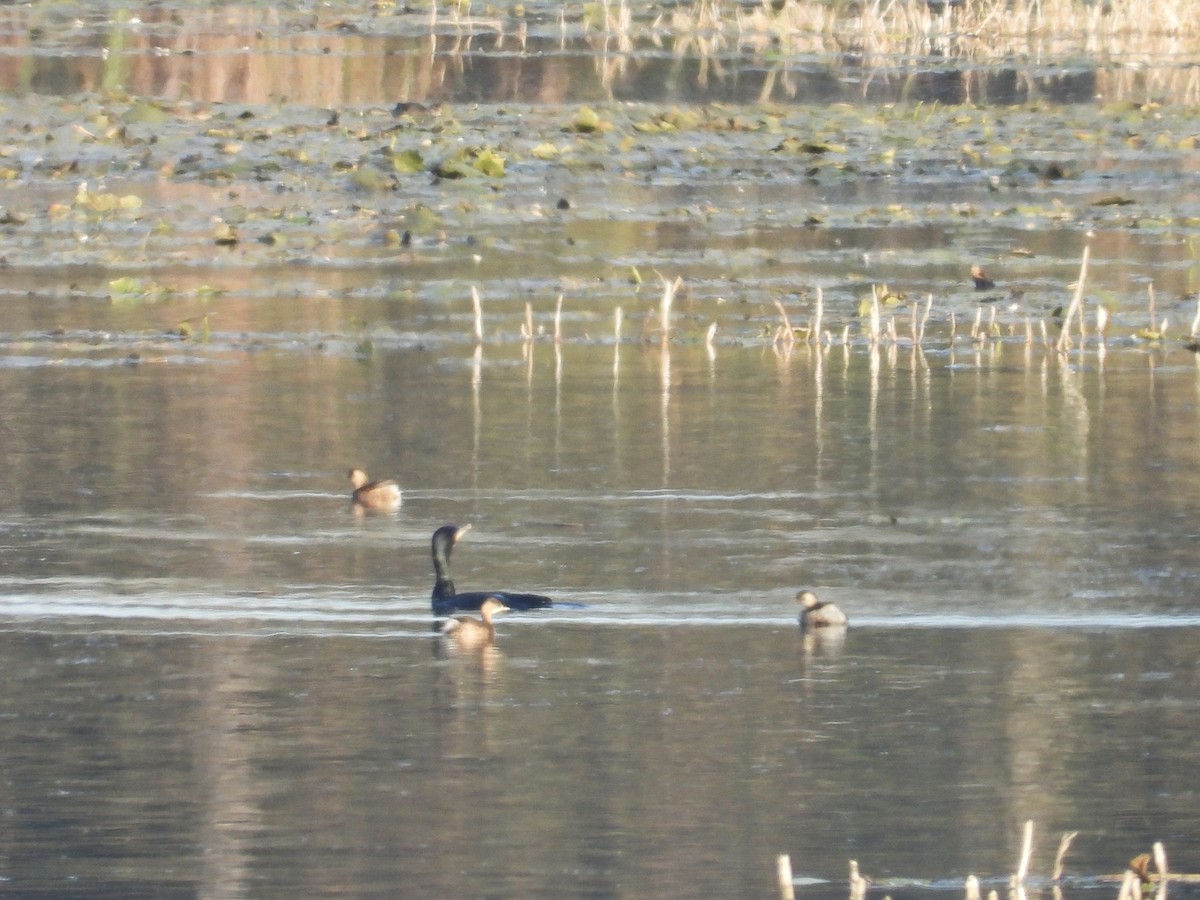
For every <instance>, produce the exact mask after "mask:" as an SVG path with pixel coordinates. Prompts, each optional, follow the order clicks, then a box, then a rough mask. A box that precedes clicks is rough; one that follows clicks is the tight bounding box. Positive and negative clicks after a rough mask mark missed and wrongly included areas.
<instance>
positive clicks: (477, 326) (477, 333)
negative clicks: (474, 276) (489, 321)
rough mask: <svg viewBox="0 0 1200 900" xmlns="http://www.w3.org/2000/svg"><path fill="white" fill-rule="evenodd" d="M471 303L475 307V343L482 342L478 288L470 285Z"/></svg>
mask: <svg viewBox="0 0 1200 900" xmlns="http://www.w3.org/2000/svg"><path fill="white" fill-rule="evenodd" d="M471 305H472V306H473V307H474V308H475V343H476V344H482V343H483V303H482V302H481V301H480V299H479V288H477V287H475V285H471Z"/></svg>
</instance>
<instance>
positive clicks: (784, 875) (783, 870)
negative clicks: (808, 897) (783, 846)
mask: <svg viewBox="0 0 1200 900" xmlns="http://www.w3.org/2000/svg"><path fill="white" fill-rule="evenodd" d="M775 880H776V882H777V883H778V885H779V898H780V900H796V889H795V887H794V886H793V885H792V858H791V857H790V856H788V855H787V854H786V853H780V854H779V855H778V856H777V857H775Z"/></svg>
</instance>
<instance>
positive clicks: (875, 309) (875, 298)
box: [870, 285, 879, 345]
mask: <svg viewBox="0 0 1200 900" xmlns="http://www.w3.org/2000/svg"><path fill="white" fill-rule="evenodd" d="M870 338H871V344H872V345H875V344H878V343H879V288H878V287H877V286H875V285H871V318H870Z"/></svg>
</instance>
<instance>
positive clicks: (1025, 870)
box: [1017, 819, 1033, 886]
mask: <svg viewBox="0 0 1200 900" xmlns="http://www.w3.org/2000/svg"><path fill="white" fill-rule="evenodd" d="M1032 856H1033V819H1029V820H1028V821H1027V822H1026V823H1025V833H1024V835H1023V836H1022V838H1021V861H1020V863H1019V864H1018V865H1017V885H1018V886H1020V885H1022V884H1024V883H1025V876H1026V875H1028V874H1029V859H1030V857H1032Z"/></svg>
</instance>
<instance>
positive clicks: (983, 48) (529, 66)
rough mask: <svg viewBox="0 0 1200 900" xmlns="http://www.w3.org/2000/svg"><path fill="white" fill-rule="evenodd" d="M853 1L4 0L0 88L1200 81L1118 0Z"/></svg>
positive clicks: (1026, 85) (533, 95) (302, 93)
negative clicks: (586, 16)
mask: <svg viewBox="0 0 1200 900" xmlns="http://www.w3.org/2000/svg"><path fill="white" fill-rule="evenodd" d="M858 12H859V14H857V15H847V14H846V10H836V9H831V8H830V7H828V6H825V5H818V4H800V3H788V4H785V5H783V7H782V8H781V9H780V10H778V11H776V12H774V13H769V12H768V11H767V10H766V9H765V8H759V9H755V10H753V11H749V12H746V11H740V12H738V13H737V14H736V15H730V14H729V13H728V12H727V11H724V10H722V9H720V8H719V7H717V6H715V5H712V4H708V5H700V6H697V7H694V8H689V9H677V10H675V11H674V12H672V13H671V14H670V16H669V17H666V18H661V17H660V18H655V19H653V20H649V21H645V20H642V19H641V18H639V17H637V16H635V15H633V14H631V12H630V10H629V8H628V7H625V6H622V7H614V8H611V9H609V10H608V12H607V13H606V18H605V19H604V20H603V21H596V22H582V23H577V22H576V23H573V22H567V21H565V20H563V21H558V20H557V19H556V20H555V21H554V23H553V24H549V23H548V21H547V20H543V21H542V22H541V24H540V26H539V27H536V28H534V32H533V33H532V34H531V33H530V25H529V23H528V22H527V21H526V20H525V19H516V18H510V19H480V18H457V17H455V18H448V17H446V16H444V15H443V16H442V17H441V18H438V17H437V16H436V15H435V16H430V14H429V13H422V14H421V15H419V16H418V15H416V14H413V15H409V16H388V17H368V18H366V19H364V20H362V21H352V20H340V19H336V18H333V11H326V12H325V13H323V14H313V13H298V12H292V11H287V10H283V9H282V8H277V7H265V8H252V7H233V8H228V7H226V8H216V9H205V10H197V11H189V12H188V14H187V16H186V18H185V17H184V16H183V15H182V14H181V13H180V12H179V11H178V10H171V9H164V8H157V7H155V8H147V9H145V10H142V11H140V12H139V13H138V15H137V17H136V19H129V20H126V21H123V22H117V23H115V24H112V23H109V22H105V23H103V24H97V25H95V26H94V27H88V24H87V23H85V24H84V26H83V27H75V26H74V25H72V26H71V27H69V28H68V27H66V26H64V25H60V24H59V23H57V22H52V21H50V20H48V19H46V18H45V14H44V13H39V12H38V11H36V10H31V9H28V8H24V7H22V8H8V9H5V10H4V11H3V15H2V17H0V35H3V36H2V37H0V46H3V47H4V48H5V49H6V51H7V53H6V55H5V57H4V58H3V60H0V89H2V90H6V91H19V90H30V89H32V90H36V91H42V92H46V93H74V92H79V91H97V90H105V89H120V90H125V91H128V92H130V93H133V94H137V95H144V96H157V97H164V98H170V99H174V98H185V99H192V100H204V101H210V102H221V103H254V104H266V103H273V102H279V101H281V100H287V101H290V102H295V103H306V104H312V105H318V106H332V107H337V106H342V105H346V104H388V103H391V102H394V101H396V100H427V99H433V100H445V101H454V102H501V101H507V102H514V101H516V102H529V103H556V102H569V101H586V100H589V99H614V98H615V99H629V100H646V101H658V102H709V101H713V100H722V101H726V102H758V101H765V100H775V101H791V102H828V101H832V100H847V101H849V100H855V99H867V100H870V101H873V102H887V101H896V100H909V101H913V102H916V101H928V100H938V101H942V102H948V103H1013V102H1023V101H1027V100H1037V99H1046V100H1050V101H1054V102H1068V103H1071V102H1086V101H1088V100H1090V99H1091V98H1093V97H1095V96H1097V95H1100V96H1103V97H1105V98H1106V99H1110V100H1112V99H1121V98H1132V99H1140V98H1143V97H1146V96H1152V97H1154V98H1156V99H1160V100H1164V101H1171V102H1187V103H1194V102H1197V99H1198V98H1200V72H1198V71H1197V70H1196V69H1195V67H1183V66H1173V65H1171V64H1170V61H1172V60H1179V59H1181V58H1185V57H1186V56H1187V54H1189V53H1193V52H1194V48H1193V47H1192V44H1194V39H1193V38H1190V37H1189V36H1188V35H1186V34H1183V35H1180V34H1171V33H1157V34H1148V33H1144V32H1143V30H1141V29H1137V28H1133V27H1132V26H1131V25H1128V24H1125V25H1122V23H1121V22H1118V21H1117V20H1116V19H1115V18H1113V17H1093V20H1092V21H1089V22H1083V23H1078V22H1072V21H1070V20H1068V19H1067V18H1065V17H1063V18H1061V20H1060V21H1058V22H1055V21H1053V20H1051V19H1049V18H1048V17H1045V18H1043V19H1042V20H1040V21H1039V22H1037V23H1033V24H1032V25H1030V26H1028V27H1026V28H1025V29H1024V30H1021V29H1014V28H1011V27H1010V28H1003V29H1001V28H1000V27H999V26H998V25H997V24H996V23H994V22H987V21H982V22H980V23H972V22H971V21H970V20H968V19H966V18H963V16H964V13H963V12H961V11H960V10H959V9H958V8H952V12H950V13H948V14H946V15H938V14H935V13H932V12H931V11H930V9H929V7H928V6H927V5H926V4H919V3H911V4H887V5H886V7H885V9H884V11H883V12H880V10H878V9H875V7H874V6H871V7H868V8H864V9H862V10H860V11H858ZM1009 24H1011V23H1009ZM1118 28H1125V29H1126V30H1125V31H1124V32H1123V33H1122V41H1121V44H1120V51H1119V53H1118V52H1117V51H1114V50H1113V49H1112V46H1111V35H1112V34H1116V33H1118V32H1117V31H1116V29H1118ZM60 29H61V32H60ZM1052 29H1059V30H1058V31H1053V30H1052ZM48 48H49V51H50V52H47V50H48ZM35 49H36V51H37V52H35ZM23 50H25V51H27V52H25V53H23V52H22V51H23ZM54 50H57V51H58V52H57V55H54ZM1012 60H1022V62H1020V63H1013V62H1012ZM1025 61H1028V62H1025Z"/></svg>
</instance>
